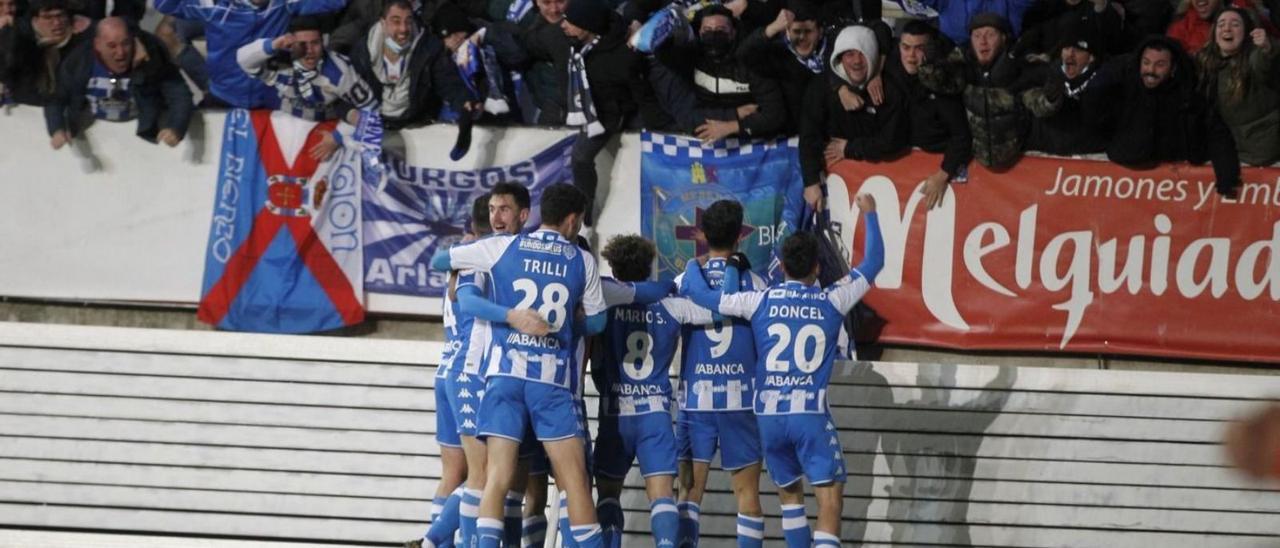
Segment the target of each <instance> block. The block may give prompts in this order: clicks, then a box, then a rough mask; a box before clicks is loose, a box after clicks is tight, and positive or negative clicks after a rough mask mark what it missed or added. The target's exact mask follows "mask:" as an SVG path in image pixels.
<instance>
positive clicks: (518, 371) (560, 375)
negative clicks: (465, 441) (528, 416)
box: [449, 230, 605, 389]
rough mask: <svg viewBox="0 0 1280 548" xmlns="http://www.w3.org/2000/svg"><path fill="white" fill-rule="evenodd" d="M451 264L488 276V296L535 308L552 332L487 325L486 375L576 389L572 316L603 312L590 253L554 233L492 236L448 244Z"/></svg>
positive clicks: (514, 305) (512, 305) (500, 302)
mask: <svg viewBox="0 0 1280 548" xmlns="http://www.w3.org/2000/svg"><path fill="white" fill-rule="evenodd" d="M449 260H450V264H451V266H452V267H453V268H455V269H463V270H465V269H474V270H477V271H480V272H487V273H489V275H490V276H489V292H488V294H489V299H490V300H491V301H493V302H494V303H496V304H498V305H501V306H506V307H510V308H514V309H526V308H527V309H533V310H536V311H537V312H538V314H539V315H541V316H542V318H543V319H545V320H546V321H547V323H548V324H550V325H551V330H552V332H551V334H549V335H546V336H542V337H536V336H531V335H525V334H523V333H520V332H518V331H516V330H515V329H512V328H511V327H510V326H508V325H505V324H500V325H494V326H492V328H491V330H492V334H493V345H495V346H498V347H500V351H498V352H491V353H490V355H489V357H488V360H487V361H488V363H487V366H486V371H485V374H486V375H498V376H508V377H517V378H521V379H525V380H528V381H533V382H541V383H545V384H551V385H555V386H560V387H564V388H566V389H568V388H571V387H573V386H575V384H574V383H575V382H576V381H575V380H573V376H574V375H576V374H578V371H577V370H578V368H577V367H575V354H576V351H577V348H576V347H577V339H578V337H579V335H580V334H579V333H577V329H576V328H575V326H574V321H573V320H574V314H575V311H576V310H577V309H578V307H579V306H581V307H582V309H583V311H584V312H585V314H586V315H587V316H593V315H596V314H599V313H601V312H603V311H604V310H605V302H604V297H603V295H602V293H601V289H600V275H599V274H598V273H597V272H596V263H595V258H593V257H592V256H591V255H588V254H586V253H583V252H582V250H581V249H579V248H578V246H577V245H575V244H573V243H572V242H569V241H568V240H566V239H565V238H564V237H563V236H561V235H560V234H559V233H557V232H554V231H550V230H538V231H535V232H532V233H529V234H519V235H498V236H493V237H490V238H485V239H483V240H480V241H477V242H474V243H470V244H467V245H462V246H455V247H453V248H450V249H449Z"/></svg>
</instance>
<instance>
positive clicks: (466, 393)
mask: <svg viewBox="0 0 1280 548" xmlns="http://www.w3.org/2000/svg"><path fill="white" fill-rule="evenodd" d="M458 398H459V399H464V400H467V399H471V391H470V390H467V389H466V388H463V389H462V390H459V391H458Z"/></svg>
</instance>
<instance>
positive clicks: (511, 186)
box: [489, 181, 531, 209]
mask: <svg viewBox="0 0 1280 548" xmlns="http://www.w3.org/2000/svg"><path fill="white" fill-rule="evenodd" d="M489 196H490V197H493V196H510V197H512V198H514V199H515V201H516V207H519V208H520V209H529V204H530V202H531V200H529V189H527V188H525V187H524V185H522V184H520V183H512V182H509V181H508V182H502V183H498V184H496V185H493V189H492V190H490V191H489Z"/></svg>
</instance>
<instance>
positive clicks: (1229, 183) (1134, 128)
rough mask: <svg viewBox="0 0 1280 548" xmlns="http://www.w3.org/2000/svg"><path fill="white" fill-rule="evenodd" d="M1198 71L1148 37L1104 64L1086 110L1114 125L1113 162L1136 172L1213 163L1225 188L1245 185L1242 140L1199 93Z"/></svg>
mask: <svg viewBox="0 0 1280 548" xmlns="http://www.w3.org/2000/svg"><path fill="white" fill-rule="evenodd" d="M1195 76H1196V73H1195V66H1194V65H1193V64H1192V62H1191V59H1190V58H1189V57H1187V55H1186V53H1184V52H1183V51H1182V47H1181V46H1179V45H1178V43H1177V42H1175V41H1174V40H1173V39H1170V38H1166V37H1164V36H1153V37H1150V38H1148V39H1147V40H1146V41H1145V42H1143V43H1142V44H1141V46H1140V47H1139V48H1138V49H1137V50H1136V51H1135V52H1134V53H1131V54H1129V55H1126V56H1123V57H1119V58H1116V59H1113V60H1112V61H1110V62H1108V63H1107V64H1106V65H1104V66H1103V67H1102V69H1101V70H1100V71H1099V74H1098V76H1097V77H1096V78H1095V79H1094V81H1093V83H1091V84H1089V86H1090V88H1095V89H1092V90H1091V92H1090V93H1089V94H1088V95H1086V96H1085V109H1086V110H1088V111H1093V112H1103V113H1106V115H1105V116H1101V117H1094V118H1092V119H1090V120H1087V121H1092V122H1094V123H1107V124H1108V125H1107V127H1108V128H1114V130H1113V131H1114V134H1113V135H1112V138H1111V142H1110V143H1109V144H1108V145H1107V158H1109V159H1110V160H1111V161H1113V162H1115V163H1117V164H1122V165H1125V166H1130V167H1137V168H1145V167H1150V166H1153V165H1155V164H1158V163H1161V162H1191V163H1196V164H1198V163H1204V161H1205V160H1209V161H1211V162H1212V163H1213V173H1214V176H1215V177H1216V179H1217V190H1218V192H1219V193H1221V194H1224V195H1230V194H1231V193H1232V192H1233V191H1234V189H1235V188H1236V187H1237V186H1238V185H1239V183H1240V162H1239V159H1238V158H1237V157H1236V146H1235V139H1234V138H1233V137H1232V135H1231V130H1230V129H1229V128H1228V127H1227V125H1226V124H1225V123H1223V121H1222V118H1221V117H1220V116H1219V115H1218V111H1217V109H1215V108H1213V106H1212V105H1211V104H1210V103H1209V102H1208V99H1206V98H1205V97H1204V95H1202V94H1200V93H1199V92H1198V90H1197V89H1196V78H1195Z"/></svg>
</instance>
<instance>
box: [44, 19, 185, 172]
mask: <svg viewBox="0 0 1280 548" xmlns="http://www.w3.org/2000/svg"><path fill="white" fill-rule="evenodd" d="M86 109H87V110H88V112H89V114H90V116H92V117H93V118H94V119H97V120H105V121H110V122H124V121H128V120H135V119H136V120H137V121H138V132H137V134H138V136H139V137H141V138H143V139H145V140H147V141H150V142H153V143H154V142H162V143H164V144H166V145H169V146H171V147H172V146H177V145H178V143H179V142H180V141H182V138H183V136H185V135H186V133H187V124H188V122H190V120H191V111H192V105H191V91H190V90H189V89H187V83H186V81H185V80H183V79H182V74H181V73H179V72H178V68H177V67H176V66H174V64H173V63H172V62H170V61H169V57H168V55H167V54H166V53H165V51H164V46H163V45H161V44H160V41H159V40H157V39H156V38H155V37H154V36H152V35H150V34H148V33H146V32H143V31H140V30H137V29H134V28H133V27H131V26H130V25H129V23H127V22H126V21H125V20H124V19H122V18H119V17H108V18H106V19H103V20H101V21H99V22H98V23H97V25H95V28H94V32H93V39H92V41H91V42H90V43H87V44H83V45H81V46H80V47H78V48H77V49H76V50H75V51H73V52H72V53H71V54H69V55H68V56H67V59H66V60H65V61H63V63H62V67H61V69H60V74H59V76H58V94H57V96H56V97H54V99H53V100H52V101H50V102H49V104H48V105H45V109H44V115H45V124H46V125H47V126H48V130H49V136H50V138H51V141H50V144H51V145H52V146H53V148H55V149H58V148H61V147H62V146H63V145H65V144H66V143H67V142H68V141H69V140H70V139H71V138H72V137H74V136H76V135H77V134H79V133H80V131H81V129H82V127H81V125H82V124H81V113H82V112H83V111H85V110H86Z"/></svg>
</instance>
